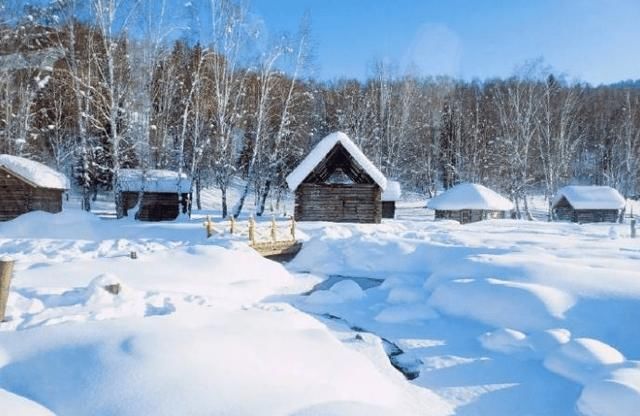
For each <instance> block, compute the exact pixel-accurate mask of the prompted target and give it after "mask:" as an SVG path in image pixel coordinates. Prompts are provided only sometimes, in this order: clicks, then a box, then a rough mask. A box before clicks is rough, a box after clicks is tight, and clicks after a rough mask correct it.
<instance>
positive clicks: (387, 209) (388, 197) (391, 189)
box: [381, 180, 402, 218]
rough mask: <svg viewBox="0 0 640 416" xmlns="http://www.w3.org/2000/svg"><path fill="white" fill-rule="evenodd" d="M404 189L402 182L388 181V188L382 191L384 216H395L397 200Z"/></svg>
mask: <svg viewBox="0 0 640 416" xmlns="http://www.w3.org/2000/svg"><path fill="white" fill-rule="evenodd" d="M401 195H402V190H401V188H400V182H397V181H389V180H388V181H387V188H386V189H385V190H384V192H383V193H382V198H381V199H382V218H395V216H396V202H397V201H398V200H399V199H400V196H401Z"/></svg>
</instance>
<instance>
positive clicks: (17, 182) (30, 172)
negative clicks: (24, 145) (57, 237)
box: [0, 155, 69, 221]
mask: <svg viewBox="0 0 640 416" xmlns="http://www.w3.org/2000/svg"><path fill="white" fill-rule="evenodd" d="M67 189H69V180H68V179H67V177H66V176H65V175H63V174H62V173H60V172H57V171H55V170H53V169H51V168H49V167H48V166H45V165H43V164H42V163H39V162H35V161H33V160H29V159H25V158H23V157H19V156H11V155H0V200H1V201H2V203H0V221H7V220H11V219H14V218H16V217H18V216H19V215H22V214H24V213H27V212H31V211H46V212H51V213H57V212H60V211H62V197H63V194H64V192H65V191H66V190H67Z"/></svg>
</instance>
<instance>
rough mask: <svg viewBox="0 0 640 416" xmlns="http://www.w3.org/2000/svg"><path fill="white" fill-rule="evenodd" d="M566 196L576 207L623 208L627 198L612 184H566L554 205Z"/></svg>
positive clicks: (558, 193)
mask: <svg viewBox="0 0 640 416" xmlns="http://www.w3.org/2000/svg"><path fill="white" fill-rule="evenodd" d="M563 197H564V198H565V199H566V200H567V201H568V202H569V203H570V204H571V206H572V207H573V208H574V209H622V208H624V206H625V200H624V198H623V197H622V195H620V193H619V192H618V191H616V190H615V189H613V188H612V187H610V186H578V185H572V186H565V187H564V188H560V189H559V190H558V192H557V194H556V197H555V198H554V200H553V207H555V206H556V205H557V204H558V202H560V201H561V200H562V198H563Z"/></svg>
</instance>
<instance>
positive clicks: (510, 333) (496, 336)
mask: <svg viewBox="0 0 640 416" xmlns="http://www.w3.org/2000/svg"><path fill="white" fill-rule="evenodd" d="M479 340H480V344H482V346H483V347H484V348H486V349H488V350H489V351H496V352H501V353H504V354H512V353H514V352H520V351H522V350H526V349H528V348H529V344H528V343H527V336H526V335H525V334H523V333H522V332H520V331H516V330H514V329H509V328H501V329H498V330H496V331H493V332H487V333H485V334H482V335H481V336H480V338H479Z"/></svg>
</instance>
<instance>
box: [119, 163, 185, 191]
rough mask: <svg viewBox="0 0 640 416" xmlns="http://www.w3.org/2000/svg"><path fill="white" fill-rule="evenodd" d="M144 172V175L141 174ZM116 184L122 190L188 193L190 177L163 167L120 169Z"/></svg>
mask: <svg viewBox="0 0 640 416" xmlns="http://www.w3.org/2000/svg"><path fill="white" fill-rule="evenodd" d="M143 173H144V175H143ZM118 186H119V188H120V190H121V191H122V192H141V191H142V190H143V187H144V191H145V192H165V193H174V192H175V193H181V194H182V193H188V192H190V191H191V179H189V178H188V177H187V175H186V174H184V173H178V172H176V171H173V170H165V169H148V170H145V171H143V170H140V169H120V171H119V172H118Z"/></svg>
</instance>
